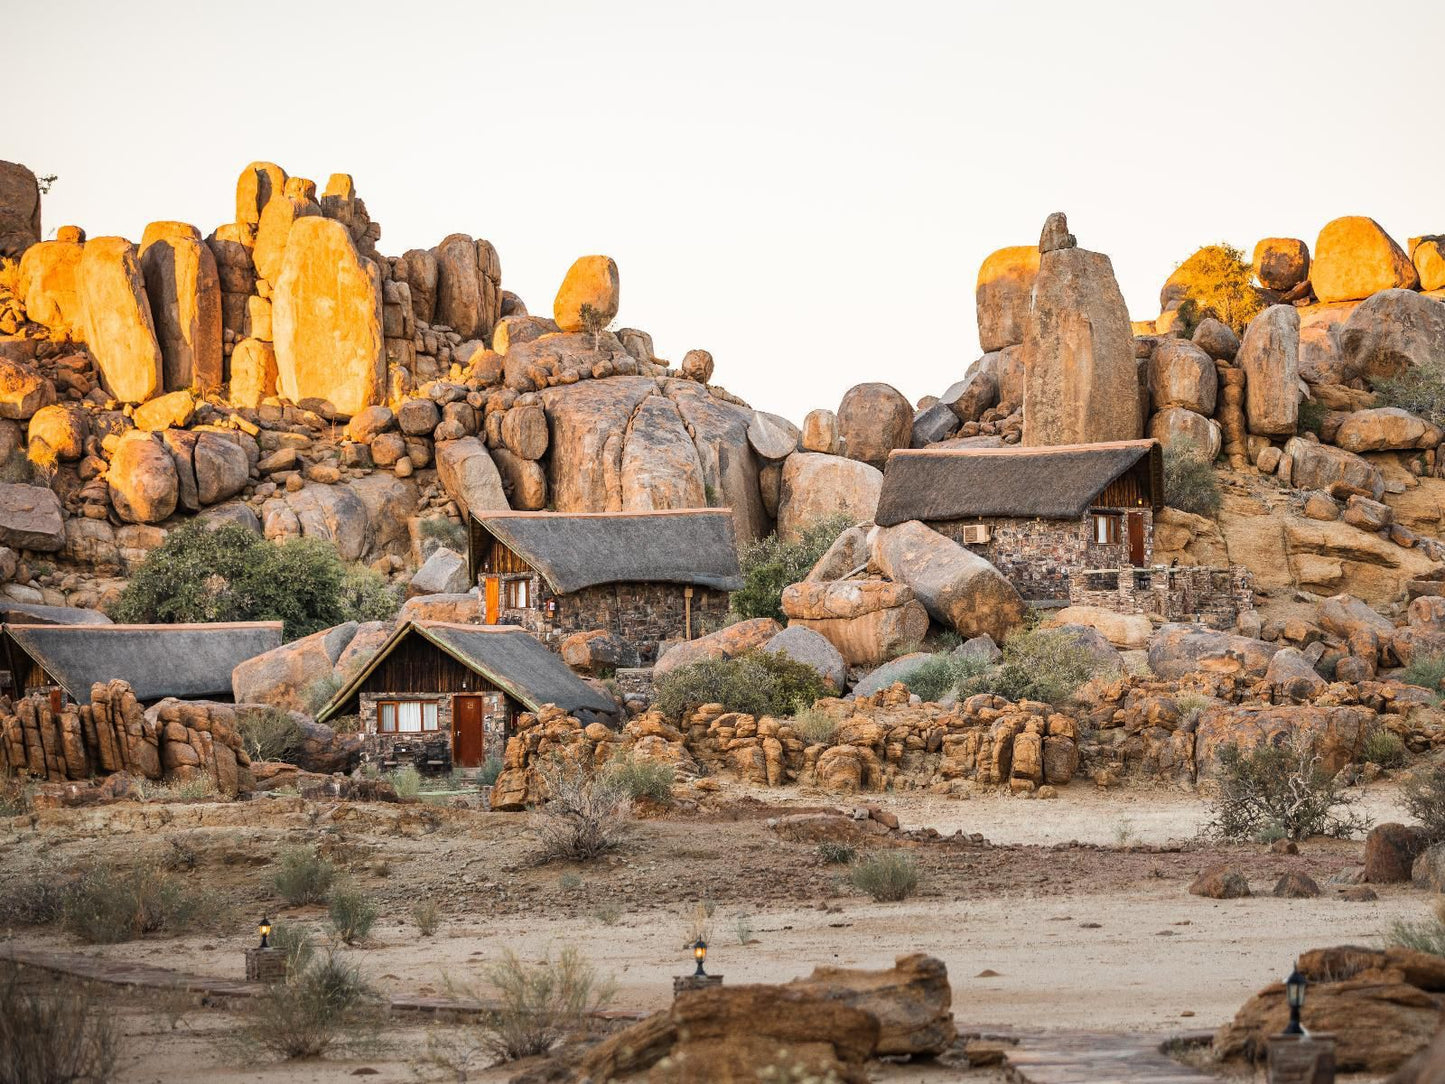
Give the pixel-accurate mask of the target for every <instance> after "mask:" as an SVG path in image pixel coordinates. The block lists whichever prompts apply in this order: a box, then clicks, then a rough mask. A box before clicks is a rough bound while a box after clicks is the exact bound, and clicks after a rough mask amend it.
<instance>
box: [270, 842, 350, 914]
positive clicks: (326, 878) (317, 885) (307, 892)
mask: <svg viewBox="0 0 1445 1084" xmlns="http://www.w3.org/2000/svg"><path fill="white" fill-rule="evenodd" d="M335 882H336V867H335V866H333V865H332V864H331V863H330V862H328V861H327V860H326V859H324V858H322V857H321V855H319V854H318V853H317V852H316V850H315V848H313V847H289V848H287V849H286V850H284V851H282V852H281V861H280V868H279V869H277V870H276V875H275V877H273V878H272V882H271V883H272V885H273V886H274V887H275V889H276V891H277V892H278V893H280V895H281V898H282V899H283V900H285V901H286V902H287V903H289V904H290V905H291V906H292V907H300V906H301V905H303V904H307V903H324V902H325V901H326V897H327V896H328V895H330V893H331V886H332V885H333V884H335Z"/></svg>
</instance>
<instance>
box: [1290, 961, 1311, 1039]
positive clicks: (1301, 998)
mask: <svg viewBox="0 0 1445 1084" xmlns="http://www.w3.org/2000/svg"><path fill="white" fill-rule="evenodd" d="M1307 985H1309V983H1308V982H1307V981H1306V980H1305V977H1304V976H1303V975H1301V974H1300V973H1299V964H1298V963H1296V964H1295V967H1294V970H1293V971H1291V972H1290V973H1289V978H1287V979H1285V980H1284V997H1285V1000H1286V1001H1287V1002H1288V1003H1289V1027H1287V1028H1285V1029H1284V1034H1286V1035H1303V1034H1304V1033H1305V1029H1304V1027H1303V1025H1301V1024H1300V1019H1299V1014H1300V1009H1302V1008H1303V1007H1304V1003H1305V987H1306V986H1307Z"/></svg>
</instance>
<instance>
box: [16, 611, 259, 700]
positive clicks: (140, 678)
mask: <svg viewBox="0 0 1445 1084" xmlns="http://www.w3.org/2000/svg"><path fill="white" fill-rule="evenodd" d="M4 633H5V639H6V641H7V643H8V644H9V645H10V646H11V648H12V651H19V652H23V653H24V654H25V655H28V656H29V657H30V658H31V659H33V660H35V662H37V663H39V664H40V665H41V666H43V667H44V668H45V671H46V672H47V673H48V674H50V676H51V677H53V678H54V679H55V680H56V682H57V683H58V684H59V685H60V686H61V687H62V688H63V689H64V690H65V691H66V692H67V693H69V694H70V696H71V697H72V698H73V699H75V700H78V701H80V702H81V703H88V702H89V701H90V687H91V686H92V685H94V684H96V683H97V682H106V681H114V680H115V679H117V678H119V679H120V680H122V681H126V682H129V683H130V687H131V689H132V690H133V691H134V692H135V695H136V699H137V700H140V701H143V702H149V701H152V700H162V699H164V698H165V697H168V696H174V697H177V698H179V699H181V700H197V699H213V698H217V697H219V698H222V699H226V700H229V699H230V697H231V671H232V670H234V669H235V668H236V667H237V666H239V665H240V664H241V663H243V662H245V661H246V660H247V659H252V658H255V657H256V656H257V655H261V654H264V653H265V652H267V651H270V650H272V649H274V648H278V647H280V646H281V622H279V621H236V622H230V623H218V624H211V625H19V624H6V625H5V626H4Z"/></svg>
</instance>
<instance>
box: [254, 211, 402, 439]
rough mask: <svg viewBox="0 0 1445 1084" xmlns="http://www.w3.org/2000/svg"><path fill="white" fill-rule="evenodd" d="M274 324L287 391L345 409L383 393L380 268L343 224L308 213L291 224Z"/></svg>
mask: <svg viewBox="0 0 1445 1084" xmlns="http://www.w3.org/2000/svg"><path fill="white" fill-rule="evenodd" d="M271 328H272V334H273V335H274V336H275V345H276V368H277V377H278V383H279V390H280V392H281V394H282V395H284V396H285V397H286V398H288V399H290V400H292V401H293V402H300V401H301V400H302V399H313V398H314V399H325V400H327V401H328V402H330V403H331V405H332V406H333V407H335V409H336V412H337V413H338V414H344V415H347V416H350V415H353V414H356V413H358V412H359V411H361V410H362V409H364V408H366V407H369V406H371V405H372V404H373V403H377V402H380V401H381V400H382V399H383V398H385V396H386V355H385V344H384V342H383V337H382V327H381V272H380V270H379V269H378V268H377V266H376V265H375V264H374V263H372V262H371V261H370V260H365V259H362V258H361V257H360V256H359V255H358V254H357V252H356V246H355V245H353V244H352V243H351V237H350V235H348V233H347V232H346V227H345V226H343V225H342V224H341V223H339V222H334V221H332V220H331V219H329V218H320V217H309V218H302V219H299V220H298V221H297V222H296V223H295V225H294V226H293V227H292V229H291V238H290V240H289V242H288V243H287V246H286V260H285V263H284V264H283V265H282V268H281V275H280V278H279V279H278V280H277V282H276V291H275V300H274V303H273V306H272V312H271Z"/></svg>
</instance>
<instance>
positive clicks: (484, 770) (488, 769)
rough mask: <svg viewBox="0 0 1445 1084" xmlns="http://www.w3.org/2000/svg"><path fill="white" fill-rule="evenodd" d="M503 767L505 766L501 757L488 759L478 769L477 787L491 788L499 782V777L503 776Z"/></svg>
mask: <svg viewBox="0 0 1445 1084" xmlns="http://www.w3.org/2000/svg"><path fill="white" fill-rule="evenodd" d="M503 767H505V765H503V764H502V758H501V757H487V759H486V760H484V761H482V766H481V767H480V768H478V769H477V786H479V787H490V786H491V785H492V784H493V783H495V782H496V781H497V776H499V775H501V774H502V768H503Z"/></svg>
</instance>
